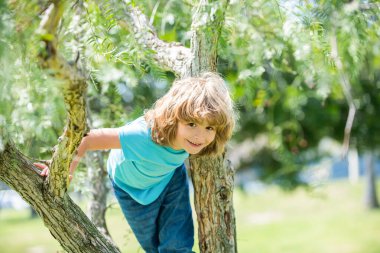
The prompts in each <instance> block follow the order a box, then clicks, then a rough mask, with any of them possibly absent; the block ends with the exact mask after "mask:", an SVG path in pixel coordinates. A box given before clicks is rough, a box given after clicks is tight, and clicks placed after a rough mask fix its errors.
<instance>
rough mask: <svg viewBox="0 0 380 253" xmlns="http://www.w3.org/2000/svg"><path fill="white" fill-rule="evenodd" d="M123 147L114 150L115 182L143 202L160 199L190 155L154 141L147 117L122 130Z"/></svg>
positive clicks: (110, 169) (109, 166)
mask: <svg viewBox="0 0 380 253" xmlns="http://www.w3.org/2000/svg"><path fill="white" fill-rule="evenodd" d="M119 139H120V144H121V149H113V150H111V152H110V155H109V157H108V162H107V170H108V174H109V175H110V177H111V179H112V180H113V181H114V183H115V184H116V185H117V186H119V187H120V188H122V189H123V190H124V191H126V192H127V193H128V194H129V195H131V197H132V198H133V199H134V200H136V201H137V202H139V203H140V204H142V205H148V204H150V203H152V202H153V201H154V200H156V199H157V198H158V196H159V195H160V194H161V192H162V191H163V190H164V188H165V186H166V185H167V184H168V183H169V181H170V179H171V178H172V176H173V174H174V170H175V169H176V168H177V167H179V166H181V165H182V164H183V162H184V161H185V159H186V158H187V157H188V156H189V154H188V153H187V152H186V151H185V150H175V149H172V148H170V147H167V146H161V145H158V144H156V143H155V142H153V140H152V138H151V130H150V128H148V126H147V123H146V122H145V119H144V117H140V118H138V119H136V120H134V121H132V122H130V123H128V124H126V125H125V126H123V127H121V128H120V129H119Z"/></svg>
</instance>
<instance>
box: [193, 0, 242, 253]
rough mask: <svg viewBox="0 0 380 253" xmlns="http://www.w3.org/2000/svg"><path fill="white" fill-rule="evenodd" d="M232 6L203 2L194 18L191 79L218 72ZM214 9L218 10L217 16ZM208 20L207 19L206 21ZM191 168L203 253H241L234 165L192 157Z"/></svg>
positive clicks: (221, 159) (203, 0)
mask: <svg viewBox="0 0 380 253" xmlns="http://www.w3.org/2000/svg"><path fill="white" fill-rule="evenodd" d="M228 3H229V1H205V0H202V1H200V4H199V5H198V7H197V10H196V11H195V13H194V15H193V24H192V38H191V52H192V56H193V60H192V62H191V65H190V66H189V68H188V70H187V71H186V73H188V75H191V76H197V75H199V74H200V73H201V72H204V71H216V70H217V69H216V66H217V45H218V40H219V36H220V31H221V29H222V26H223V21H224V18H225V16H224V14H225V11H226V9H227V6H228ZM211 9H214V10H216V11H215V13H214V14H212V13H211V11H210V10H211ZM204 17H207V20H206V21H205V19H204ZM201 20H202V22H200V21H201ZM190 166H191V177H192V182H193V185H194V202H195V203H194V205H195V211H196V213H197V220H198V238H199V249H200V252H202V253H206V252H207V253H208V252H210V253H211V252H218V253H219V252H220V253H221V252H225V253H227V252H231V253H233V252H237V244H236V225H235V212H234V208H233V200H232V198H233V188H234V170H233V169H232V167H231V163H230V162H229V161H227V159H226V157H225V156H224V155H222V156H218V157H216V158H213V157H203V158H200V157H190Z"/></svg>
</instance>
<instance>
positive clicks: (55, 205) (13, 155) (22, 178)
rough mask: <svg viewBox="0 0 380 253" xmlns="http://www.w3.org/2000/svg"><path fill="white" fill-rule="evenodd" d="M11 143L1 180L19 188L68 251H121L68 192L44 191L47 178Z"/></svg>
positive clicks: (1, 162)
mask: <svg viewBox="0 0 380 253" xmlns="http://www.w3.org/2000/svg"><path fill="white" fill-rule="evenodd" d="M35 170H36V169H35V168H34V167H33V165H32V164H31V163H30V162H29V161H28V160H27V159H26V158H25V157H23V155H22V154H21V153H20V152H18V151H17V150H16V149H15V148H14V147H13V146H12V145H11V144H10V143H8V144H6V147H5V150H4V151H3V152H1V153H0V180H2V181H4V182H5V183H6V184H7V185H8V186H10V187H11V188H13V189H14V190H15V191H17V192H18V193H19V194H20V195H21V197H22V198H23V199H24V200H25V201H26V202H28V203H29V204H30V205H31V206H32V207H33V209H34V210H35V211H36V212H37V213H38V214H39V215H40V216H41V218H42V219H43V221H44V223H45V226H46V227H47V228H48V229H49V230H50V233H51V234H52V236H53V237H54V238H55V239H56V240H57V241H58V242H59V243H60V244H61V246H62V248H63V249H64V250H65V251H67V252H73V253H78V252H88V253H95V252H120V251H119V250H118V249H117V247H115V246H114V245H113V244H112V242H110V241H109V240H107V239H106V238H105V237H104V236H102V234H101V233H100V232H99V231H98V230H97V229H96V227H95V226H94V225H93V224H92V223H91V221H90V220H89V219H88V218H87V216H86V215H85V214H84V213H83V212H82V211H81V209H80V208H79V207H78V206H77V205H76V204H75V203H74V202H73V201H72V200H71V199H70V197H69V196H68V195H67V194H64V196H63V197H62V198H57V197H56V196H55V195H52V194H51V193H50V192H49V191H47V190H45V188H44V187H43V185H44V178H42V177H40V176H39V175H38V174H37V173H36V171H35Z"/></svg>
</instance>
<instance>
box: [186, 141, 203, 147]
mask: <svg viewBox="0 0 380 253" xmlns="http://www.w3.org/2000/svg"><path fill="white" fill-rule="evenodd" d="M187 141H188V142H189V143H190V144H191V145H192V146H194V147H200V146H202V144H201V143H194V142H191V141H189V140H187Z"/></svg>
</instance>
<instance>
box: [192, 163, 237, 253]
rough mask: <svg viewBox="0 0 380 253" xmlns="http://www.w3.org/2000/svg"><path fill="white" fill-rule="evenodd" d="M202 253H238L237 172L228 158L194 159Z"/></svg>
mask: <svg viewBox="0 0 380 253" xmlns="http://www.w3.org/2000/svg"><path fill="white" fill-rule="evenodd" d="M189 162H190V171H191V176H192V182H193V185H194V198H195V199H194V202H195V211H196V213H197V217H198V237H199V238H198V240H199V249H200V251H201V252H237V248H236V223H235V212H234V208H233V201H232V196H233V190H234V174H235V173H234V170H233V168H232V166H231V163H230V162H229V161H228V160H226V159H225V157H224V156H219V157H218V158H216V159H207V158H206V159H205V158H199V157H198V158H197V157H195V156H192V157H190V159H189Z"/></svg>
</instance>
